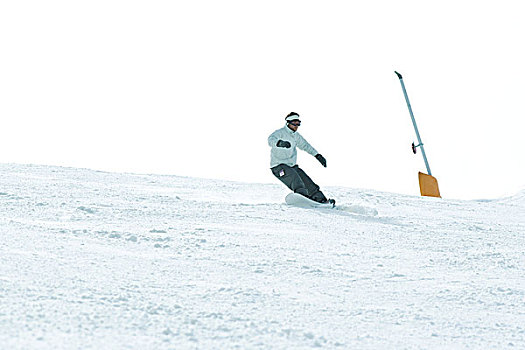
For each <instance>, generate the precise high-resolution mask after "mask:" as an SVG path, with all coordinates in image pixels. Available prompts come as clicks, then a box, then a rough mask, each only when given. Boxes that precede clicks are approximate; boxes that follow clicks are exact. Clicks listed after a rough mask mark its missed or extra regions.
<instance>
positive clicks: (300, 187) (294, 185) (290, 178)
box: [271, 164, 327, 203]
mask: <svg viewBox="0 0 525 350" xmlns="http://www.w3.org/2000/svg"><path fill="white" fill-rule="evenodd" d="M271 170H272V173H273V174H274V175H275V177H277V178H278V179H279V180H281V182H282V183H283V184H285V185H286V186H287V187H288V188H289V189H291V190H292V191H294V192H295V193H299V194H302V195H303V196H305V197H308V198H310V199H312V200H314V201H316V202H320V203H324V202H326V201H327V199H326V197H325V195H324V194H323V192H321V191H320V190H319V186H317V185H316V184H315V183H314V182H313V181H312V179H310V177H309V176H308V175H306V173H305V172H304V170H303V169H301V168H299V166H298V165H294V166H293V167H290V166H288V165H285V164H279V165H277V166H275V167H273V168H271Z"/></svg>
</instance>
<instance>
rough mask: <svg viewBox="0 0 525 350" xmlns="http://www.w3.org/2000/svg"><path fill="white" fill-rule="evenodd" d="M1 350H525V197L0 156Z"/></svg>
mask: <svg viewBox="0 0 525 350" xmlns="http://www.w3.org/2000/svg"><path fill="white" fill-rule="evenodd" d="M0 175H1V179H0V348H2V349H28V348H38V349H76V348H79V349H80V348H82V349H90V348H92V349H124V348H134V349H213V348H215V349H219V348H222V349H224V348H239V349H247V348H258V349H298V348H310V347H325V348H341V349H348V348H359V349H379V348H389V349H392V348H406V349H443V348H454V349H466V348H469V349H471V348H477V349H487V348H497V349H503V348H513V349H517V348H525V326H524V325H525V277H524V276H525V273H524V272H525V253H524V249H523V247H524V246H525V227H524V226H525V214H524V213H525V202H524V201H523V198H525V196H524V193H519V194H517V195H516V196H513V197H509V198H505V199H501V200H489V201H454V200H441V199H435V198H421V197H411V196H403V195H396V194H390V193H381V192H374V191H365V190H355V189H348V188H329V190H330V192H332V193H339V195H337V196H335V197H336V200H337V204H338V207H337V208H338V210H311V209H300V208H294V207H289V206H287V205H285V204H284V202H283V198H284V196H285V194H286V191H285V189H284V188H283V187H282V186H281V185H279V184H275V185H267V184H243V183H235V182H228V181H219V180H205V179H193V178H184V177H176V176H159V175H133V174H113V173H104V172H97V171H91V170H83V169H70V168H58V167H45V166H31V165H13V164H2V165H0Z"/></svg>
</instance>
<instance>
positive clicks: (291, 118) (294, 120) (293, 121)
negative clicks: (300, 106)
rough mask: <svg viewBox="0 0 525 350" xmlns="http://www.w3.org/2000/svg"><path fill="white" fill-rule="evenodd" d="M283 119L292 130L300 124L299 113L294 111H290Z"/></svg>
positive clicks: (295, 129)
mask: <svg viewBox="0 0 525 350" xmlns="http://www.w3.org/2000/svg"><path fill="white" fill-rule="evenodd" d="M285 119H286V125H288V127H289V128H290V129H291V130H293V131H297V129H298V128H299V126H300V125H301V119H299V114H297V113H295V112H291V113H290V114H288V115H287V116H286V118H285Z"/></svg>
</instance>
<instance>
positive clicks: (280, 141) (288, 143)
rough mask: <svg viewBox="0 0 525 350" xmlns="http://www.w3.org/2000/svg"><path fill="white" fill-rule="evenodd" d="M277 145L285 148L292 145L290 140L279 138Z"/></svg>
mask: <svg viewBox="0 0 525 350" xmlns="http://www.w3.org/2000/svg"><path fill="white" fill-rule="evenodd" d="M277 147H284V148H290V147H292V145H290V142H288V141H283V140H279V141H277Z"/></svg>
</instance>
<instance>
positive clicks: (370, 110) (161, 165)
mask: <svg viewBox="0 0 525 350" xmlns="http://www.w3.org/2000/svg"><path fill="white" fill-rule="evenodd" d="M523 33H525V21H523V11H522V10H521V4H520V1H505V0H503V1H501V0H500V1H458V0H455V1H439V2H430V1H366V2H365V1H330V0H324V1H315V2H314V1H304V0H302V1H286V0H280V1H257V2H256V1H247V0H244V1H231V0H225V1H114V0H104V1H71V0H67V1H53V0H52V1H3V2H1V3H0V50H1V51H0V116H1V117H0V127H1V130H2V136H1V137H0V162H16V163H38V164H50V165H63V166H75V167H87V168H95V169H101V170H109V171H131V172H141V173H162V174H175V175H185V176H197V177H207V178H224V179H232V180H239V181H245V182H271V183H278V180H277V179H275V178H274V177H273V175H272V174H271V173H270V171H269V169H268V168H269V152H270V148H269V147H268V145H267V140H266V139H267V137H268V135H269V134H270V133H271V132H273V131H274V130H275V129H277V128H280V127H282V126H283V125H284V117H285V115H286V114H288V113H289V112H290V111H295V112H298V113H300V114H301V117H302V120H303V124H302V126H301V128H300V132H301V134H302V135H303V136H304V137H305V138H306V139H307V140H308V141H309V142H310V143H311V144H312V145H313V146H314V147H315V148H316V149H317V150H318V151H319V152H320V153H322V154H323V155H324V156H325V157H326V159H327V161H328V168H326V169H325V168H322V167H321V165H320V164H319V163H318V162H317V161H316V160H315V159H314V158H313V157H311V156H309V155H308V154H306V153H304V152H301V151H299V152H300V154H299V159H298V162H299V165H300V166H301V167H302V168H303V169H304V170H306V172H307V173H308V174H310V176H311V177H312V178H313V179H314V181H316V182H317V183H318V184H319V185H320V186H321V188H323V187H325V186H329V185H342V186H348V187H354V188H370V189H376V190H385V191H390V192H397V193H407V194H414V195H417V194H419V188H418V183H417V172H418V171H419V170H421V171H425V166H424V163H423V159H422V157H421V154H420V153H418V154H417V155H413V154H412V151H411V149H410V144H411V143H412V141H416V136H415V133H414V130H413V127H412V123H411V121H410V116H409V113H408V109H407V107H406V103H405V100H404V97H403V93H402V90H401V86H400V84H399V80H398V78H397V77H396V75H395V74H394V70H397V71H399V72H401V73H402V74H403V77H404V81H405V84H406V88H407V91H408V95H409V98H410V101H411V104H412V107H413V110H414V114H415V117H416V121H417V122H418V127H419V130H420V133H421V136H422V139H423V142H424V144H425V150H426V152H427V156H428V159H429V163H430V167H431V170H432V173H433V175H434V176H436V178H437V179H438V181H439V186H440V190H441V194H442V195H443V197H446V198H465V199H472V198H493V197H498V196H502V195H507V194H512V193H514V192H517V191H518V190H520V189H522V188H524V187H525V162H524V156H523V153H524V151H525V138H524V137H523V130H524V127H523V126H524V124H525V122H524V120H525V103H524V99H525V63H524V62H525V53H524V49H523ZM330 195H333V196H335V198H337V194H330Z"/></svg>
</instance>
